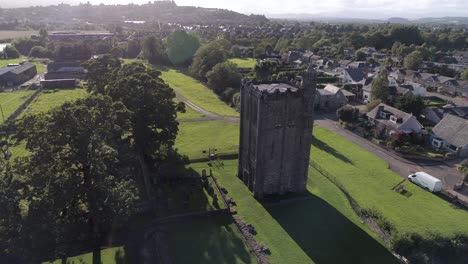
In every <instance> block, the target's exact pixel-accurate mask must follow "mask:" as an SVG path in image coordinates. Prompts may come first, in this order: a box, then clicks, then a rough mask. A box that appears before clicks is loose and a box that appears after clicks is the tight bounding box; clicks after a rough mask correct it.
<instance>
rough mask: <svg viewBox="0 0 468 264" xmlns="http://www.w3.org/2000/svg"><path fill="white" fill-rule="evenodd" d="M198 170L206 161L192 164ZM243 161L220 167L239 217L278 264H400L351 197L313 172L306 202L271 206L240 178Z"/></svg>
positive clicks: (220, 177)
mask: <svg viewBox="0 0 468 264" xmlns="http://www.w3.org/2000/svg"><path fill="white" fill-rule="evenodd" d="M191 167H192V168H193V169H195V170H197V171H201V170H202V169H203V168H207V164H206V163H197V164H192V165H191ZM236 171H237V160H229V161H224V167H223V168H221V167H218V168H215V169H214V173H215V176H216V177H217V178H218V181H219V182H220V184H221V185H222V186H223V187H225V188H226V189H227V190H228V196H229V197H233V198H234V200H235V202H236V203H237V210H238V213H239V215H240V216H241V217H242V218H243V219H245V220H246V221H247V223H250V224H253V225H254V227H255V230H256V231H257V232H258V234H257V235H256V238H257V239H258V240H259V241H260V242H261V243H265V244H266V245H267V246H268V248H269V249H270V251H271V260H272V263H321V264H322V263H325V264H327V263H330V264H332V263H369V264H370V263H397V262H396V260H395V259H394V258H393V256H392V255H391V253H390V252H389V251H388V250H387V249H386V248H385V247H384V246H383V245H382V244H381V243H380V242H379V241H378V240H377V239H376V238H375V235H374V234H373V233H371V232H370V231H369V230H368V229H367V227H366V226H364V225H363V224H361V223H360V220H359V218H358V216H357V215H356V214H355V213H354V211H353V210H352V209H351V207H350V205H349V203H348V202H347V200H346V198H345V196H344V195H343V194H342V193H341V192H340V191H339V189H338V188H337V187H335V186H334V185H333V184H332V183H330V182H329V181H328V180H327V179H326V178H325V177H323V176H321V175H320V174H318V173H316V172H315V171H313V170H311V171H310V173H309V181H308V186H307V187H308V190H309V193H308V194H307V195H306V198H307V199H306V200H299V201H295V202H292V203H290V204H283V205H276V206H274V207H269V208H266V207H264V206H263V205H262V204H261V203H259V202H258V201H257V200H256V199H254V198H253V196H252V193H251V192H250V191H249V190H248V189H247V187H246V186H245V185H244V184H243V183H242V182H241V181H240V180H239V179H238V178H237V177H236V176H235V175H236Z"/></svg>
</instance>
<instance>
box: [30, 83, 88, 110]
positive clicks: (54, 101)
mask: <svg viewBox="0 0 468 264" xmlns="http://www.w3.org/2000/svg"><path fill="white" fill-rule="evenodd" d="M86 95H87V93H86V89H71V90H57V91H54V90H44V91H42V92H41V94H40V95H39V96H38V97H37V98H36V99H35V100H34V101H33V102H31V104H30V105H29V106H28V108H26V110H25V111H24V112H23V114H22V115H25V114H34V113H40V112H48V111H49V110H51V109H52V108H54V107H57V106H60V105H62V104H64V103H65V102H69V101H75V100H77V99H80V98H84V97H85V96H86Z"/></svg>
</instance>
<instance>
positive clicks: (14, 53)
mask: <svg viewBox="0 0 468 264" xmlns="http://www.w3.org/2000/svg"><path fill="white" fill-rule="evenodd" d="M3 54H4V55H5V59H17V58H19V56H20V54H19V52H18V50H17V49H16V48H15V47H14V46H11V45H8V46H6V47H5V48H4V49H3Z"/></svg>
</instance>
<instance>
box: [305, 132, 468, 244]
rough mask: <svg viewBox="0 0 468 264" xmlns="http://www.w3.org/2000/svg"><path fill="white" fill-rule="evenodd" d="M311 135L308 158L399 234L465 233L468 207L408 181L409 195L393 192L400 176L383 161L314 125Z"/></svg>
mask: <svg viewBox="0 0 468 264" xmlns="http://www.w3.org/2000/svg"><path fill="white" fill-rule="evenodd" d="M314 136H315V141H314V144H313V146H312V150H311V159H313V160H314V161H316V162H317V163H318V164H320V166H322V167H323V168H324V169H326V170H327V171H328V172H329V173H331V174H333V175H334V176H335V177H336V178H337V179H338V181H339V182H340V183H341V184H342V185H343V186H344V187H345V188H346V190H347V191H348V192H349V193H350V194H351V196H352V197H353V198H354V199H355V200H356V201H357V202H358V203H359V204H360V206H361V207H363V208H373V209H376V210H378V211H380V212H381V213H382V214H383V215H384V216H385V217H386V218H387V219H388V220H389V221H390V222H391V223H392V224H393V225H394V226H395V228H396V230H397V232H398V233H399V234H402V233H407V232H415V233H418V234H421V235H423V236H426V235H429V234H431V233H439V234H441V235H443V236H453V235H455V234H456V233H463V234H468V224H467V223H468V211H467V210H463V209H456V208H454V207H453V206H452V204H450V203H449V202H447V201H445V200H443V199H442V198H439V197H438V196H436V195H435V194H432V193H430V192H427V191H425V190H423V189H422V188H420V187H418V186H416V185H414V184H411V183H407V184H406V185H405V190H407V191H408V192H409V194H410V195H407V196H404V195H401V194H399V193H397V192H395V191H392V188H393V187H394V186H395V185H396V184H398V183H399V182H400V181H401V180H402V178H401V177H400V176H398V175H397V174H395V173H394V172H392V171H391V170H389V169H388V166H387V163H386V162H385V161H384V160H382V159H380V158H378V157H376V156H375V155H373V154H371V153H369V152H367V151H366V150H364V149H362V148H361V147H359V146H357V145H355V144H354V143H352V142H350V141H348V140H346V139H345V138H343V137H341V136H339V135H337V134H335V133H333V132H331V131H328V130H326V129H323V128H315V130H314Z"/></svg>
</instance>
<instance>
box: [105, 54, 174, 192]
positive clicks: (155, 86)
mask: <svg viewBox="0 0 468 264" xmlns="http://www.w3.org/2000/svg"><path fill="white" fill-rule="evenodd" d="M159 75H160V72H158V71H156V70H154V69H152V68H149V67H146V66H145V65H144V64H141V63H132V64H127V65H124V66H123V67H122V68H121V69H120V70H119V71H117V72H116V75H115V76H114V77H113V79H114V81H113V82H112V83H111V84H109V85H108V88H107V89H106V93H107V94H108V95H110V96H111V97H112V99H113V100H114V101H121V102H122V103H123V104H124V105H125V106H126V107H127V108H128V109H129V110H130V113H131V115H130V126H131V130H130V131H131V133H130V135H129V137H130V139H131V143H132V149H133V150H134V152H135V153H136V156H137V157H138V160H139V163H140V167H141V170H142V176H143V184H144V186H145V187H146V192H147V195H148V198H152V191H151V188H150V186H151V179H150V171H151V167H152V166H150V165H149V164H156V169H157V167H158V166H159V165H160V164H161V163H162V162H163V161H165V160H166V158H167V157H168V155H170V153H171V151H172V147H173V145H174V142H175V139H176V136H177V133H178V122H177V120H176V117H177V110H181V111H183V104H179V105H177V104H176V103H174V99H175V93H174V91H173V90H172V88H170V87H169V86H168V85H167V84H166V83H164V81H163V80H162V79H160V78H159Z"/></svg>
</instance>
